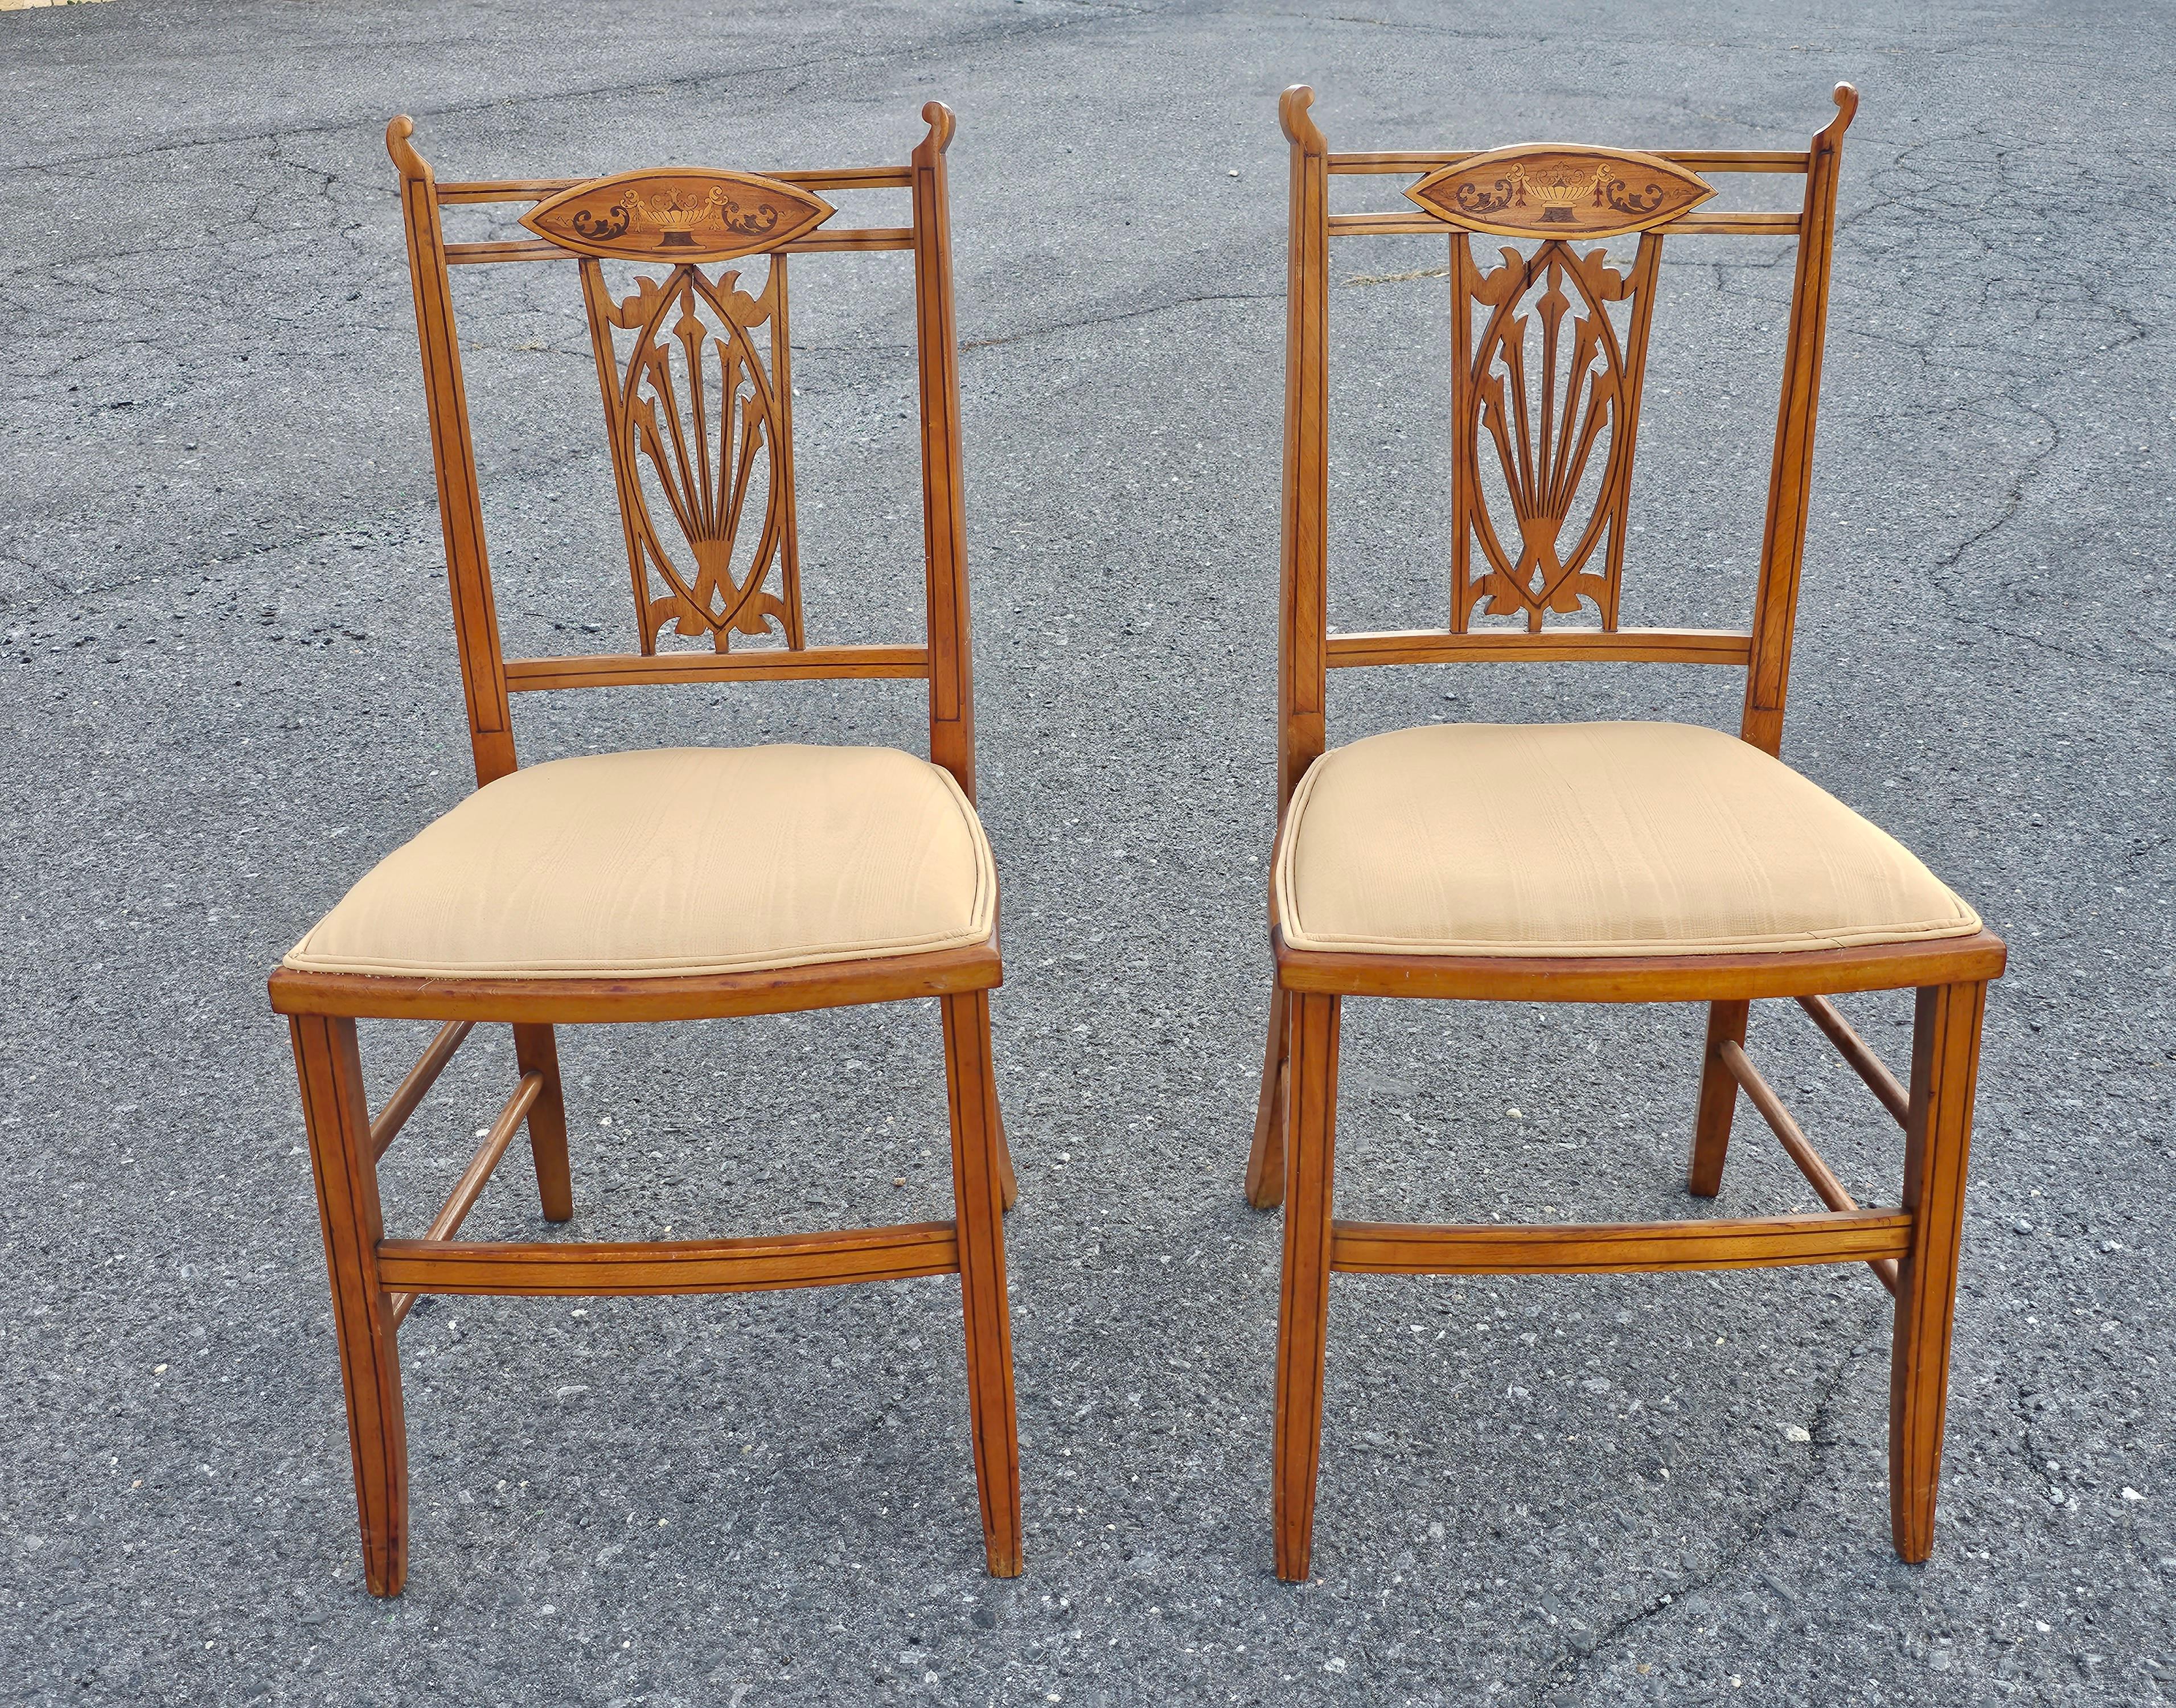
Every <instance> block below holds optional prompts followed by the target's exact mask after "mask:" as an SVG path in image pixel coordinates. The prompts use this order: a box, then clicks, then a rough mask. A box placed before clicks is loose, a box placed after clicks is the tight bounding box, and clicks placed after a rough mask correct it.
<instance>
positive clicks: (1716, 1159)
mask: <svg viewBox="0 0 2176 1708" xmlns="http://www.w3.org/2000/svg"><path fill="white" fill-rule="evenodd" d="M1751 1008H1752V1004H1750V1003H1736V1002H1732V1003H1710V1004H1708V1005H1707V1050H1706V1053H1705V1055H1703V1056H1702V1057H1701V1058H1700V1113H1699V1114H1698V1115H1696V1116H1695V1118H1694V1119H1693V1161H1692V1167H1691V1169H1690V1171H1689V1175H1688V1178H1687V1179H1686V1182H1685V1184H1686V1186H1687V1187H1688V1188H1689V1189H1690V1190H1691V1191H1692V1193H1693V1194H1694V1195H1695V1196H1696V1197H1700V1198H1712V1197H1714V1196H1715V1195H1716V1193H1718V1192H1720V1191H1722V1163H1723V1159H1724V1157H1725V1156H1727V1155H1728V1154H1729V1151H1730V1121H1731V1117H1732V1116H1733V1115H1735V1114H1736V1113H1737V1112H1738V1080H1737V1079H1736V1077H1735V1076H1734V1075H1733V1074H1732V1073H1731V1071H1730V1069H1728V1068H1727V1067H1725V1066H1724V1065H1723V1063H1722V1046H1723V1044H1724V1043H1725V1042H1730V1043H1733V1044H1738V1045H1743V1044H1744V1042H1745V1017H1746V1015H1747V1014H1748V1013H1749V1012H1750V1010H1751Z"/></svg>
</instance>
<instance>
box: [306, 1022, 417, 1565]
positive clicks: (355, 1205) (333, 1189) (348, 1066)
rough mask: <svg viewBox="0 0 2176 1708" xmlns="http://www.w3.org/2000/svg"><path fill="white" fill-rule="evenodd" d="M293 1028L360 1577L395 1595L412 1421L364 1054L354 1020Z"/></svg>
mask: <svg viewBox="0 0 2176 1708" xmlns="http://www.w3.org/2000/svg"><path fill="white" fill-rule="evenodd" d="M291 1029H292V1031H293V1034H294V1040H295V1070H296V1074H298V1075H299V1077H300V1078H301V1080H302V1119H303V1122H304V1123H305V1124H306V1125H307V1128H308V1129H309V1135H310V1167H311V1170H312V1172H313V1173H314V1174H315V1175H316V1176H317V1183H318V1219H319V1221H320V1222H321V1223H322V1225H323V1227H324V1237H325V1269H326V1271H327V1273H328V1274H329V1276H331V1278H332V1296H333V1325H334V1328H335V1331H336V1333H337V1334H338V1336H339V1340H340V1382H341V1384H342V1385H343V1386H344V1387H345V1389H346V1390H347V1439H348V1446H349V1449H350V1450H351V1452H352V1454H353V1455H354V1459H355V1504H356V1513H357V1515H358V1516H359V1517H360V1518H361V1520H362V1574H363V1581H364V1583H365V1584H366V1585H367V1586H368V1587H369V1590H370V1592H371V1594H373V1595H374V1596H397V1595H399V1594H400V1589H401V1586H402V1585H403V1584H405V1583H406V1582H407V1580H408V1427H407V1422H406V1419H405V1415H404V1414H403V1412H402V1410H401V1405H400V1344H399V1342H398V1341H396V1340H395V1338H394V1328H393V1319H392V1315H391V1314H390V1312H389V1310H388V1308H387V1304H386V1296H385V1290H384V1288H383V1287H382V1286H379V1285H378V1239H379V1237H381V1235H382V1233H383V1232H384V1224H383V1222H382V1221H381V1219H380V1216H379V1212H378V1167H377V1161H376V1159H375V1158H374V1157H373V1156H372V1154H371V1144H370V1110H369V1107H368V1106H367V1104H366V1103H365V1101H363V1086H362V1058H361V1057H360V1056H359V1055H358V1054H357V1053H356V1042H355V1022H354V1021H353V1020H328V1019H325V1018H324V1017H322V1016H319V1015H316V1014H302V1015H297V1016H296V1017H295V1018H294V1019H293V1020H292V1021H291Z"/></svg>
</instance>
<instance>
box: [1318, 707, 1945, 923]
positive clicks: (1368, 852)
mask: <svg viewBox="0 0 2176 1708" xmlns="http://www.w3.org/2000/svg"><path fill="white" fill-rule="evenodd" d="M1276 891H1277V909H1278V917H1279V919H1280V921H1281V925H1282V928H1283V931H1284V938H1285V942H1286V944H1287V945H1288V946H1290V947H1292V948H1294V949H1320V950H1328V951H1330V952H1333V953H1346V954H1352V953H1369V952H1373V953H1383V954H1394V955H1721V954H1728V953H1734V952H1742V951H1750V950H1765V949H1838V948H1843V947H1846V946H1847V945H1852V944H1881V943H1909V942H1915V941H1918V940H1920V939H1923V938H1939V937H1960V936H1966V935H1969V934H1970V933H1973V932H1975V931H1977V930H1978V929H1979V928H1980V922H1979V917H1978V916H1977V914H1975V913H1974V912H1973V911H1972V909H1971V908H1969V907H1967V906H1965V904H1964V903H1963V902H1962V901H1961V900H1958V899H1957V898H1956V896H1955V895H1952V894H1950V891H1949V889H1947V888H1946V887H1945V886H1944V885H1943V884H1941V883H1940V882H1939V880H1938V879H1937V878H1935V877H1934V874H1933V873H1930V872H1928V870H1927V868H1925V867H1924V866H1923V865H1921V864H1920V863H1919V862H1918V860H1916V859H1914V858H1913V857H1912V854H1911V853H1910V851H1908V850H1907V849H1906V848H1905V847H1904V846H1903V845H1902V844H1901V843H1900V842H1898V841H1897V840H1896V839H1895V838H1894V837H1891V836H1890V835H1887V834H1886V833H1885V832H1884V831H1882V830H1878V829H1876V828H1875V827H1874V825H1872V824H1869V823H1867V821H1866V820H1865V819H1862V818H1860V817H1859V816H1858V814H1857V813H1854V812H1852V810H1851V809H1850V808H1848V807H1847V806H1845V805H1844V804H1843V803H1842V802H1840V801H1838V800H1836V799H1835V798H1834V797H1832V796H1831V795H1828V794H1826V793H1825V792H1824V791H1822V790H1820V788H1818V787H1816V786H1814V784H1812V783H1810V782H1809V781H1807V780H1806V779H1805V778H1803V777H1802V776H1800V775H1798V773H1797V772H1796V771H1793V770H1791V769H1790V767H1789V766H1787V765H1785V764H1782V763H1781V762H1780V761H1778V760H1776V759H1771V758H1770V757H1769V756H1768V755H1767V754H1766V753H1762V752H1760V750H1759V749H1758V748H1753V747H1749V746H1748V745H1747V744H1746V743H1745V742H1741V741H1739V740H1738V739H1737V738H1735V737H1731V736H1727V735H1723V734H1721V733H1719V732H1716V731H1714V730H1708V729H1697V728H1693V727H1689V726H1686V725H1684V724H1666V723H1594V724H1439V725H1434V726H1429V727H1427V728H1424V729H1412V730H1400V731H1398V732H1395V733H1394V734H1390V735H1382V736H1374V737H1369V738H1368V739H1367V740H1365V741H1360V742H1353V743H1352V745H1351V746H1350V747H1345V748H1337V749H1336V750H1335V751H1334V752H1331V753H1325V754H1324V755H1323V757H1322V758H1321V759H1318V760H1316V761H1315V763H1314V767H1313V769H1312V770H1309V771H1308V774H1307V775H1306V777H1305V778H1304V779H1303V781H1302V782H1301V784H1300V786H1299V787H1298V789H1297V791H1294V793H1293V796H1292V807H1291V810H1290V812H1289V813H1288V815H1287V819H1286V824H1285V832H1284V843H1283V847H1282V851H1281V855H1280V857H1279V861H1278V865H1277V871H1276Z"/></svg>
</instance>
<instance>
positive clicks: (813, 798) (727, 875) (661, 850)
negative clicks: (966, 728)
mask: <svg viewBox="0 0 2176 1708" xmlns="http://www.w3.org/2000/svg"><path fill="white" fill-rule="evenodd" d="M996 911H997V874H996V871H995V868H993V864H992V862H991V859H990V846H989V843H988V841H987V840H986V839H985V838H984V836H983V835H982V824H981V823H980V821H979V820H977V819H976V816H975V809H974V808H973V807H972V806H971V805H970V804H969V802H968V801H967V798H966V796H965V795H963V794H962V793H961V792H960V786H959V785H958V784H957V783H956V782H955V781H953V779H952V776H951V775H950V773H949V772H947V771H945V770H941V769H940V768H939V767H938V766H935V765H933V764H929V763H928V762H927V761H926V760H923V759H917V758H915V757H914V756H913V755H911V754H909V753H900V752H898V751H896V750H895V749H893V748H834V747H798V746H789V745H784V744H781V745H779V746H775V747H759V748H658V749H653V750H649V751H643V752H637V753H603V754H599V755H596V756H595V757H592V758H587V759H558V760H554V761H552V762H551V763H549V764H541V765H533V766H530V767H529V768H527V769H525V770H518V771H515V772H514V773H513V774H512V775H509V776H505V777H502V778H500V779H499V780H498V781H496V782H494V783H491V784H488V785H487V786H485V787H483V788H481V789H479V790H477V791H476V793H475V794H473V795H471V796H470V797H468V799H466V800H465V801H463V802H461V803H460V805H459V806H458V807H455V808H454V809H453V810H452V811H451V812H449V813H447V814H446V815H445V816H444V817H443V818H442V819H438V821H437V822H436V823H435V824H432V825H431V826H430V827H429V828H428V829H427V830H424V831H423V833H422V835H419V836H417V837H416V839H415V840H413V841H411V842H409V843H407V844H406V845H405V846H402V847H400V848H397V849H395V850H394V851H393V852H392V853H391V854H389V855H388V856H387V857H385V858H384V860H383V861H381V862H379V863H378V867H377V868H376V869H375V870H373V872H371V873H370V874H369V875H368V876H367V877H366V878H363V880H362V882H361V883H360V884H356V886H355V888H354V889H351V890H350V891H349V892H348V893H347V895H346V897H345V899H344V900H342V901H341V902H340V905H339V906H337V907H335V908H334V909H333V911H331V912H330V913H329V914H327V915H326V916H325V917H324V919H322V920H320V921H319V922H318V924H317V926H316V927H314V928H313V930H312V931H311V932H310V933H309V935H307V937H305V938H303V939H302V942H300V943H299V944H296V946H295V948H294V949H293V951H292V952H291V954H289V955H288V956H287V958H286V965H287V966H291V967H295V968H298V969H301V970H303V971H313V972H356V973H377V974H389V975H402V976H426V977H445V978H462V977H501V978H504V977H512V978H542V977H549V976H555V975H563V976H618V977H635V978H643V977H661V976H672V975H688V974H697V973H721V972H743V971H754V970H757V969H761V968H767V967H784V966H803V965H807V964H808V963H811V962H815V961H828V960H860V959H865V958H868V957H873V956H887V955H914V954H919V953H922V952H925V951H929V950H936V949H957V948H962V947H965V946H966V945H969V944H978V943H982V942H984V941H986V940H987V938H989V936H990V933H991V930H992V928H993V924H994V922H995V919H996Z"/></svg>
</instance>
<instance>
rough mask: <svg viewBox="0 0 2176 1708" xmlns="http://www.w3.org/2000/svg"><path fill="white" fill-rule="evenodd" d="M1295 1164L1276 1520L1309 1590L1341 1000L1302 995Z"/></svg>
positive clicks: (1289, 1163)
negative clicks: (1306, 1581) (1338, 1026)
mask: <svg viewBox="0 0 2176 1708" xmlns="http://www.w3.org/2000/svg"><path fill="white" fill-rule="evenodd" d="M1288 1002H1289V1014H1290V1018H1291V1036H1292V1060H1291V1074H1292V1079H1291V1082H1290V1093H1289V1095H1290V1096H1291V1099H1292V1119H1291V1122H1290V1123H1289V1137H1290V1145H1291V1154H1290V1156H1288V1157H1287V1159H1286V1169H1287V1173H1286V1179H1285V1262H1284V1286H1283V1290H1282V1297H1281V1303H1280V1305H1279V1308H1278V1313H1277V1402H1276V1403H1277V1413H1276V1444H1275V1446H1274V1449H1273V1454H1272V1456H1273V1457H1274V1459H1275V1461H1276V1470H1275V1472H1274V1475H1275V1479H1276V1481H1275V1485H1274V1493H1273V1496H1272V1500H1273V1509H1272V1513H1271V1522H1272V1525H1273V1526H1274V1528H1275V1530H1276V1550H1277V1575H1278V1576H1279V1577H1281V1578H1282V1579H1284V1580H1285V1581H1286V1582H1287V1583H1300V1582H1303V1581H1304V1580H1306V1577H1307V1575H1308V1555H1309V1553H1311V1552H1312V1549H1313V1547H1314V1482H1315V1471H1316V1470H1317V1467H1318V1466H1319V1463H1320V1461H1321V1456H1322V1379H1323V1361H1324V1354H1325V1350H1326V1349H1327V1346H1328V1341H1329V1333H1330V1162H1331V1153H1332V1151H1333V1150H1334V1149H1335V1146H1336V1132H1337V1024H1338V1015H1339V1002H1338V998H1336V997H1334V996H1314V995H1309V994H1302V993H1297V992H1296V993H1293V994H1292V997H1291V998H1288Z"/></svg>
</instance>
